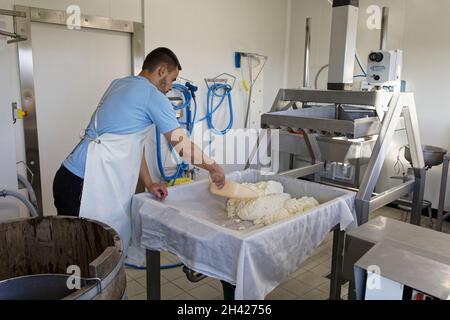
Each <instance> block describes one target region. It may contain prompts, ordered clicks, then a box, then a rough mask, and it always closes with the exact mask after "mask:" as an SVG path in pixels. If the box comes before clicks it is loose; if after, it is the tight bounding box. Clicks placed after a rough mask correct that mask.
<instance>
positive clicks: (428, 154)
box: [405, 145, 447, 168]
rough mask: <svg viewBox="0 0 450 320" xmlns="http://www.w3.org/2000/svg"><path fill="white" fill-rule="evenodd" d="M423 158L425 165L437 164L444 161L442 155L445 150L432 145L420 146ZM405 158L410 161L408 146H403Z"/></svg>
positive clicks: (429, 166) (433, 165) (430, 166)
mask: <svg viewBox="0 0 450 320" xmlns="http://www.w3.org/2000/svg"><path fill="white" fill-rule="evenodd" d="M422 149H423V158H424V160H425V166H426V167H428V168H432V167H435V166H439V165H441V164H442V163H443V162H444V156H445V155H446V154H447V150H445V149H443V148H439V147H433V146H426V145H424V146H422ZM405 159H406V160H408V161H409V162H410V163H411V161H412V160H411V150H410V148H409V146H406V147H405Z"/></svg>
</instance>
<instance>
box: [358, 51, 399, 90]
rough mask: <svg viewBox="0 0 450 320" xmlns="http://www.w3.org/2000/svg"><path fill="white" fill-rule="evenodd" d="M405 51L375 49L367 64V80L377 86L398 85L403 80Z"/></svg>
mask: <svg viewBox="0 0 450 320" xmlns="http://www.w3.org/2000/svg"><path fill="white" fill-rule="evenodd" d="M402 64H403V51H402V50H391V51H373V52H371V53H370V55H369V62H368V64H367V82H368V83H369V85H375V86H396V85H399V84H400V82H401V76H402Z"/></svg>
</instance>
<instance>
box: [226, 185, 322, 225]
mask: <svg viewBox="0 0 450 320" xmlns="http://www.w3.org/2000/svg"><path fill="white" fill-rule="evenodd" d="M243 185H245V186H246V187H248V188H250V189H252V190H254V191H256V192H257V193H258V198H257V199H254V200H237V199H229V200H228V202H227V213H228V217H229V218H239V219H241V220H246V221H252V222H253V223H254V224H264V225H270V224H273V223H275V222H278V221H280V220H283V219H286V218H289V217H292V216H295V215H299V214H302V213H304V212H306V211H309V210H311V209H313V208H315V207H317V206H319V202H318V201H317V200H316V199H314V198H312V197H302V198H300V199H292V197H291V195H290V194H287V193H284V188H283V185H282V184H281V183H279V182H276V181H263V182H258V183H243Z"/></svg>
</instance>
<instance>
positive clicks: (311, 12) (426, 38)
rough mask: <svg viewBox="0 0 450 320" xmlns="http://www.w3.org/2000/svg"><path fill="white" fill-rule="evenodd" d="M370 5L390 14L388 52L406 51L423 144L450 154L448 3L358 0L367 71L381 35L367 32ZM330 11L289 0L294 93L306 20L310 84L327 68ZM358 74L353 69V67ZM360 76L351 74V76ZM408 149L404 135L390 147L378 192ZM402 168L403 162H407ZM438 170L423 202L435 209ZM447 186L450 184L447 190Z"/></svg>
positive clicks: (316, 0)
mask: <svg viewBox="0 0 450 320" xmlns="http://www.w3.org/2000/svg"><path fill="white" fill-rule="evenodd" d="M370 5H378V6H380V7H383V6H388V7H389V8H390V17H389V31H388V48H389V49H396V48H400V49H403V50H404V64H403V66H404V72H403V79H404V80H406V81H407V90H408V91H412V92H414V93H415V97H416V103H417V112H418V116H419V122H420V132H421V137H422V142H423V143H424V144H431V145H436V146H441V147H445V148H447V149H448V150H450V138H449V137H450V116H449V115H450V112H449V111H448V110H447V106H446V104H445V102H446V101H448V100H449V98H450V97H449V93H448V89H447V86H448V83H449V80H450V79H449V77H450V75H449V68H450V66H449V64H448V63H447V60H448V56H449V55H450V41H449V40H450V39H449V38H450V35H449V34H448V32H447V30H448V29H449V27H450V22H449V20H448V19H447V15H448V12H449V9H450V2H449V1H446V0H428V1H420V0H408V1H406V0H383V1H381V0H361V1H360V13H359V25H358V39H357V49H358V51H359V54H360V56H361V59H362V60H363V64H364V65H366V64H367V63H366V60H367V59H366V57H367V54H368V52H369V51H370V50H372V49H378V46H379V38H380V31H379V30H376V29H375V30H369V29H368V27H367V25H366V22H367V18H368V17H369V15H368V14H367V12H366V9H367V8H368V6H370ZM331 10H332V9H331V5H330V4H329V2H328V1H327V0H293V3H292V17H291V21H292V23H291V36H290V39H291V44H290V46H291V48H290V53H289V68H288V69H289V72H288V86H289V87H298V86H300V85H301V84H302V83H301V81H302V79H303V78H302V74H303V52H304V38H305V31H304V29H305V19H306V17H307V16H311V17H312V18H313V22H312V52H311V55H312V57H311V81H312V83H313V81H314V76H315V75H316V73H317V70H318V69H319V68H320V67H321V66H323V65H325V64H327V63H328V57H329V43H330V27H331ZM355 68H356V66H355ZM356 72H359V70H358V69H355V73H356ZM326 78H327V72H326V71H325V72H324V73H323V74H321V76H320V78H319V80H320V81H319V88H326V80H327V79H326ZM404 144H406V136H405V134H404V133H397V134H396V137H395V141H394V143H393V145H392V146H391V150H390V153H389V155H388V159H387V161H386V165H385V167H384V168H383V172H382V176H383V177H384V181H382V183H380V184H379V186H378V187H379V189H385V188H387V187H388V186H390V185H391V184H393V183H395V181H390V180H389V176H391V175H394V171H393V166H394V163H395V161H396V159H395V157H396V156H397V151H398V149H399V147H400V146H402V145H404ZM405 164H407V163H406V161H405ZM440 174H441V167H438V168H434V169H433V170H432V171H430V172H428V174H427V184H426V192H425V199H428V200H430V201H432V202H433V207H435V208H436V207H437V204H438V193H439V185H440ZM449 185H450V184H449ZM446 203H447V206H449V205H450V190H449V191H448V193H447V201H446Z"/></svg>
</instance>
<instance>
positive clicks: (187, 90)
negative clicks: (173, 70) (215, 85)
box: [156, 82, 198, 185]
mask: <svg viewBox="0 0 450 320" xmlns="http://www.w3.org/2000/svg"><path fill="white" fill-rule="evenodd" d="M172 89H173V90H176V91H178V92H181V94H182V95H183V98H184V103H183V104H180V105H174V106H173V107H174V109H175V110H182V109H185V110H186V117H185V121H180V124H181V125H184V126H185V127H186V130H187V132H188V134H189V135H191V134H192V131H193V130H194V125H195V117H196V116H197V101H196V99H195V92H196V91H197V89H198V88H197V87H195V86H193V85H192V84H190V83H189V82H187V83H186V85H182V84H179V83H175V84H174V85H173V87H172ZM191 101H194V116H192V111H191ZM169 148H170V151H171V152H173V147H172V145H171V144H169ZM156 159H157V163H158V169H159V172H160V174H161V177H162V178H163V179H164V181H166V182H170V181H173V182H172V185H174V184H175V182H176V180H177V179H178V178H180V177H181V176H182V175H183V172H185V171H186V170H188V168H189V166H188V164H187V163H186V162H184V161H180V163H179V164H178V165H177V170H176V172H175V173H174V174H173V175H171V176H168V175H166V172H165V170H164V165H163V162H162V154H161V131H160V130H159V129H158V128H156Z"/></svg>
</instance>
